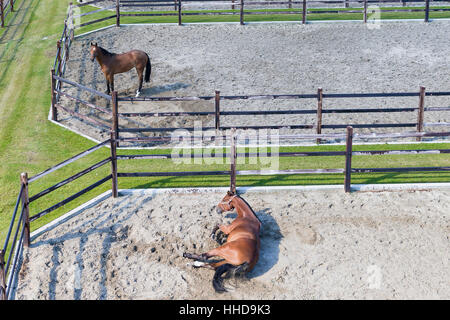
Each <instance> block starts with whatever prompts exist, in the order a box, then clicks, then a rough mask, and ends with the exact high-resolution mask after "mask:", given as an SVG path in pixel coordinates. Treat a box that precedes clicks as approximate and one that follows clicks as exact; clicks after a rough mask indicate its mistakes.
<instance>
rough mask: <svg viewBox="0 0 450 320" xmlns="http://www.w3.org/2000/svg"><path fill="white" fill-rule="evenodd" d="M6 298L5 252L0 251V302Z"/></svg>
mask: <svg viewBox="0 0 450 320" xmlns="http://www.w3.org/2000/svg"><path fill="white" fill-rule="evenodd" d="M1 300H7V298H6V272H5V252H4V251H3V249H0V301H1Z"/></svg>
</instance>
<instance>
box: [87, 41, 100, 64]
mask: <svg viewBox="0 0 450 320" xmlns="http://www.w3.org/2000/svg"><path fill="white" fill-rule="evenodd" d="M98 51H99V47H98V46H97V42H91V47H90V49H89V52H90V53H91V61H94V59H95V58H96V57H97V55H98Z"/></svg>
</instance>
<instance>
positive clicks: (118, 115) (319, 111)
mask: <svg viewBox="0 0 450 320" xmlns="http://www.w3.org/2000/svg"><path fill="white" fill-rule="evenodd" d="M426 96H450V91H449V92H426V90H425V87H420V90H419V91H417V92H393V93H324V91H323V90H322V88H319V89H318V90H317V93H314V94H290V95H287V94H284V95H240V96H222V95H220V91H216V92H215V95H213V96H195V97H194V96H191V97H153V96H152V97H139V98H132V97H117V92H113V99H112V101H113V103H112V109H113V111H112V115H113V119H112V122H111V129H112V130H113V131H114V132H116V135H117V138H118V137H119V136H120V133H121V132H122V133H135V134H137V133H144V132H171V131H175V130H178V129H182V130H187V131H194V130H195V129H196V128H194V127H183V128H168V127H165V128H154V127H151V128H123V127H121V126H120V120H121V119H123V118H132V117H189V116H214V127H203V128H202V129H203V130H212V129H215V130H229V129H231V128H236V129H315V131H316V133H317V134H321V133H322V129H345V128H346V127H347V126H352V127H353V128H416V131H417V132H422V131H423V130H424V127H426V126H450V123H446V122H439V123H432V122H427V123H426V122H424V115H425V112H426V111H441V112H444V111H450V107H449V106H446V107H425V97H426ZM401 97H418V102H417V107H402V108H330V109H327V108H324V107H323V106H324V100H325V99H340V98H401ZM299 99H315V100H317V108H316V109H291V110H252V111H224V110H221V101H231V100H234V101H236V100H248V101H250V100H299ZM121 101H132V102H135V101H152V102H160V101H211V102H214V109H213V108H211V109H213V110H214V111H209V112H208V111H206V112H205V111H204V112H134V113H133V112H120V110H119V109H120V107H119V103H120V102H121ZM392 112H395V113H404V112H416V113H417V121H416V122H403V123H365V124H348V123H345V124H324V123H323V118H322V116H323V114H330V113H331V114H337V113H340V114H351V113H392ZM293 114H315V115H316V122H315V123H311V124H291V125H255V126H248V125H247V126H235V125H232V126H223V125H222V124H221V120H222V118H223V117H226V116H236V115H239V116H255V115H293ZM417 139H418V140H420V137H417ZM317 142H318V143H319V142H321V141H320V140H317Z"/></svg>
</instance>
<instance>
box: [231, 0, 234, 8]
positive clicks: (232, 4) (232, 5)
mask: <svg viewBox="0 0 450 320" xmlns="http://www.w3.org/2000/svg"><path fill="white" fill-rule="evenodd" d="M234 1H235V0H231V10H234Z"/></svg>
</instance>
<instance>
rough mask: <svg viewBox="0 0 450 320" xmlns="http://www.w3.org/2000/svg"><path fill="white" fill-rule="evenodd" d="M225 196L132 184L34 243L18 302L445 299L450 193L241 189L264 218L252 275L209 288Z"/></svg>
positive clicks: (225, 218)
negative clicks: (209, 263) (205, 265)
mask: <svg viewBox="0 0 450 320" xmlns="http://www.w3.org/2000/svg"><path fill="white" fill-rule="evenodd" d="M223 196H224V194H222V193H215V192H212V193H195V192H194V193H192V194H173V193H171V194H170V193H158V194H154V193H153V194H152V193H151V192H150V191H137V193H135V194H133V195H122V196H120V197H119V198H117V199H115V200H114V199H112V198H109V199H106V200H104V201H103V202H101V203H98V204H97V205H95V206H94V207H93V208H91V209H87V210H86V211H84V212H82V213H81V214H79V215H77V216H75V217H73V218H72V219H71V220H69V221H67V222H66V223H64V224H62V225H59V226H58V227H55V228H54V229H52V230H50V231H49V232H47V233H44V234H43V235H41V236H39V237H38V238H37V239H35V240H34V241H33V244H32V246H31V248H30V249H28V250H27V251H25V253H24V259H25V263H24V265H23V267H22V270H21V272H20V280H19V286H18V290H17V294H16V299H449V298H450V289H449V288H450V287H449V285H448V279H449V278H450V265H449V258H450V255H449V250H448V249H449V232H450V220H449V212H450V191H448V190H443V191H415V192H370V193H367V192H366V193H364V192H355V193H351V194H345V193H344V192H341V191H336V190H334V191H331V190H330V191H275V192H261V191H253V192H247V193H245V194H243V195H242V196H243V197H244V198H245V199H246V200H247V201H248V203H249V204H250V205H251V206H252V208H253V209H254V211H255V212H256V214H257V215H258V217H259V218H260V219H261V220H262V222H263V227H262V231H261V254H260V259H259V262H258V264H257V265H256V267H255V269H254V270H253V271H252V272H251V273H249V274H248V279H247V280H240V281H235V280H232V279H231V280H228V282H227V283H226V285H227V286H233V287H234V290H233V291H232V292H227V293H224V294H222V295H220V294H216V293H215V292H214V289H213V288H212V285H211V280H212V276H213V272H212V271H211V270H207V269H193V268H192V267H190V266H188V265H187V262H188V261H187V260H186V259H185V258H183V257H182V253H183V252H185V251H187V252H194V253H201V252H205V251H207V250H209V249H211V248H213V247H216V246H217V244H216V243H215V242H214V241H213V240H211V239H210V238H209V233H210V232H211V229H212V228H213V226H214V225H215V224H216V223H225V222H229V221H231V220H232V219H233V217H234V216H235V215H234V214H233V213H230V214H228V215H224V216H221V215H218V214H217V213H216V212H215V206H216V204H217V203H218V202H219V201H220V200H221V199H222V197H223Z"/></svg>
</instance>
